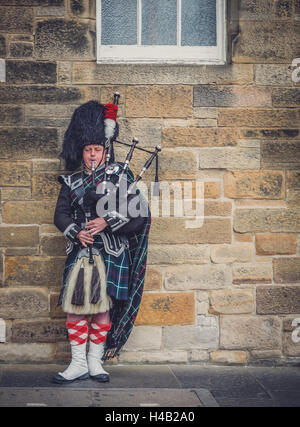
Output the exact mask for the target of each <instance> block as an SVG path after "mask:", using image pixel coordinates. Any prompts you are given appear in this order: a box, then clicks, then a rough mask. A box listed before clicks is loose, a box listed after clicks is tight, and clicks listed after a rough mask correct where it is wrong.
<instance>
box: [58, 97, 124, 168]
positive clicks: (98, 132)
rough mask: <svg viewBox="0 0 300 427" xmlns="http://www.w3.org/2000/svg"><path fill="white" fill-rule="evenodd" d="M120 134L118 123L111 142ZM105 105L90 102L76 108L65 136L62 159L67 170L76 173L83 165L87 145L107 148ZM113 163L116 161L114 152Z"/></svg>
mask: <svg viewBox="0 0 300 427" xmlns="http://www.w3.org/2000/svg"><path fill="white" fill-rule="evenodd" d="M118 133H119V127H118V123H116V128H115V132H114V135H113V138H112V139H111V141H113V140H115V139H116V138H117V136H118ZM106 141H107V138H106V136H105V123H104V105H103V104H100V103H99V102H98V101H89V102H86V103H85V104H82V105H81V106H80V107H78V108H76V110H75V111H74V113H73V115H72V118H71V121H70V124H69V127H68V129H67V130H66V133H65V136H64V142H63V146H62V152H61V154H60V157H61V158H62V159H64V161H65V166H66V169H68V170H71V171H74V170H76V169H77V168H79V166H80V165H81V162H82V150H83V148H84V147H85V146H86V145H102V146H103V147H105V142H106ZM111 161H114V155H113V151H112V156H111Z"/></svg>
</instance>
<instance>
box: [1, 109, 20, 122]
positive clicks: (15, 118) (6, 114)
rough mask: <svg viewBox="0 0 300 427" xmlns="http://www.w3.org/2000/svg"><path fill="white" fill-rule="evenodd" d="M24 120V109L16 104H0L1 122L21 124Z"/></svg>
mask: <svg viewBox="0 0 300 427" xmlns="http://www.w3.org/2000/svg"><path fill="white" fill-rule="evenodd" d="M22 122H23V110H22V108H21V107H17V106H14V105H0V124H1V125H19V124H20V123H22Z"/></svg>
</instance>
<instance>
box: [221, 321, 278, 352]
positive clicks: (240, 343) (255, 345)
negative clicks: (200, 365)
mask: <svg viewBox="0 0 300 427" xmlns="http://www.w3.org/2000/svg"><path fill="white" fill-rule="evenodd" d="M220 348H221V349H232V350H235V349H248V350H251V349H253V350H268V349H271V350H273V349H274V350H275V349H279V348H281V321H280V319H279V318H278V317H275V316H259V317H258V316H257V317H256V316H248V315H244V314H241V315H230V316H225V315H224V316H221V318H220Z"/></svg>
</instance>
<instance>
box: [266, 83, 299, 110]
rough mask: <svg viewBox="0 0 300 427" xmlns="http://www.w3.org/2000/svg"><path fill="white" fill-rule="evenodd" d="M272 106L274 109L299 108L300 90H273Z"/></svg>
mask: <svg viewBox="0 0 300 427" xmlns="http://www.w3.org/2000/svg"><path fill="white" fill-rule="evenodd" d="M272 104H273V105H274V107H299V105H300V89H299V88H281V89H278V88H273V90H272Z"/></svg>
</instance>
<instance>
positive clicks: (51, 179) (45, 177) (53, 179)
mask: <svg viewBox="0 0 300 427" xmlns="http://www.w3.org/2000/svg"><path fill="white" fill-rule="evenodd" d="M57 176H58V174H57V172H56V173H43V174H35V175H33V176H32V198H33V199H35V200H41V199H57V196H58V194H59V191H60V187H61V186H60V184H59V183H58V182H57Z"/></svg>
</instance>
